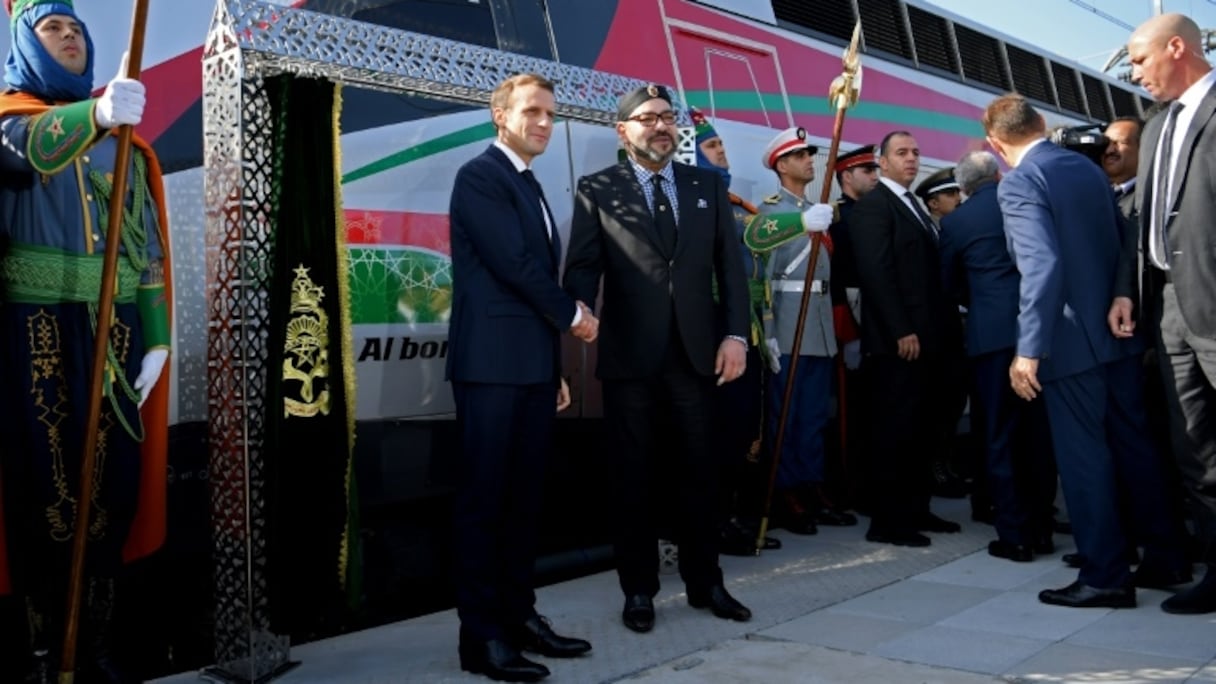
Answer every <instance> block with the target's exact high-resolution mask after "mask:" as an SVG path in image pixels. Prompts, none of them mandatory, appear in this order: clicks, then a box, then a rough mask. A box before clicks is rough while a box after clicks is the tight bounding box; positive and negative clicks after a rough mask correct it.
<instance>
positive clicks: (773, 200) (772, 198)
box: [764, 192, 781, 204]
mask: <svg viewBox="0 0 1216 684" xmlns="http://www.w3.org/2000/svg"><path fill="white" fill-rule="evenodd" d="M780 201H781V193H779V192H775V193H773V194H771V195H769V196H768V197H765V198H764V203H765V204H777V203H778V202H780Z"/></svg>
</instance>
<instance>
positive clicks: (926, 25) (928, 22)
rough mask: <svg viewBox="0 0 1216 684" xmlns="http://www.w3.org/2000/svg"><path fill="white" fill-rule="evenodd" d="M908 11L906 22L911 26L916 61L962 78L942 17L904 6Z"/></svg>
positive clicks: (945, 23) (948, 26)
mask: <svg viewBox="0 0 1216 684" xmlns="http://www.w3.org/2000/svg"><path fill="white" fill-rule="evenodd" d="M904 7H906V8H907V10H908V21H909V23H911V24H912V41H913V43H914V44H915V46H916V61H918V62H919V63H920V64H921V65H923V66H931V67H935V68H937V69H941V70H943V71H949V72H950V73H952V74H954V75H956V76H962V75H963V74H962V72H961V71H959V68H958V55H957V54H956V53H955V52H954V46H952V45H951V44H950V24H949V22H947V21H946V20H945V19H943V18H942V17H939V16H937V15H936V14H933V13H931V12H926V11H925V10H923V9H921V8H919V7H913V6H912V5H904Z"/></svg>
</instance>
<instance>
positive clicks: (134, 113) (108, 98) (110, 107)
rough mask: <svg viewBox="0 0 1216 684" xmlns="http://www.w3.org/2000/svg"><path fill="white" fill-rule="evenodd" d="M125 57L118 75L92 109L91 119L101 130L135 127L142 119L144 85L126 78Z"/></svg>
mask: <svg viewBox="0 0 1216 684" xmlns="http://www.w3.org/2000/svg"><path fill="white" fill-rule="evenodd" d="M126 74H127V56H126V55H125V54H124V55H123V58H122V66H121V67H120V68H119V71H118V75H117V76H115V77H114V80H112V81H110V83H109V84H108V85H107V86H106V91H105V92H104V93H102V94H101V97H100V98H98V100H97V106H96V107H94V108H93V118H94V119H96V120H97V125H98V126H101V127H102V128H116V127H118V126H122V125H124V124H131V125H132V126H136V125H138V124H139V122H140V121H142V120H143V118H144V102H145V96H144V93H145V89H144V84H142V83H140V82H139V81H136V80H135V79H133V78H127V76H126Z"/></svg>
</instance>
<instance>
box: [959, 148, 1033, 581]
mask: <svg viewBox="0 0 1216 684" xmlns="http://www.w3.org/2000/svg"><path fill="white" fill-rule="evenodd" d="M954 176H955V178H956V179H957V180H958V183H959V185H960V186H961V188H962V190H963V192H965V193H967V201H966V202H964V203H963V204H962V205H961V206H960V207H959V208H958V209H956V210H955V211H954V212H953V213H951V214H950V215H948V216H945V217H944V218H942V233H941V250H942V283H943V287H944V288H945V290H946V292H947V293H948V294H950V295H951V296H952V297H954V299H955V301H956V302H958V303H959V304H962V305H964V306H966V307H967V326H966V349H967V356H968V357H970V359H971V364H972V373H973V376H974V385H975V394H974V397H975V400H976V401H975V404H974V405H973V406H972V413H971V416H972V419H973V420H975V421H977V423H978V424H979V426H982V430H983V434H984V441H985V445H984V446H985V449H984V451H985V455H986V457H985V469H984V472H985V473H986V475H987V477H986V480H985V482H984V483H983V484H984V485H986V486H987V487H988V488H989V490H990V492H991V496H992V502H993V505H994V507H995V510H996V517H995V520H994V521H993V525H994V527H996V532H997V539H996V540H994V541H992V542H990V543H989V544H988V553H989V554H991V555H993V556H996V557H998V558H1007V559H1009V560H1012V561H1019V562H1024V561H1030V560H1033V559H1034V554H1035V553H1036V552H1039V553H1051V552H1052V551H1054V547H1053V545H1052V541H1051V532H1052V513H1053V511H1052V503H1053V501H1054V499H1055V490H1056V473H1055V462H1054V460H1053V457H1052V453H1051V435H1050V434H1049V433H1048V432H1047V412H1046V410H1045V408H1044V406H1043V401H1042V400H1041V399H1036V400H1034V401H1032V402H1024V401H1021V400H1020V399H1018V397H1017V395H1015V394H1014V393H1013V390H1012V389H1011V388H1010V386H1009V364H1011V363H1012V362H1013V356H1014V347H1015V346H1016V344H1017V336H1018V334H1017V322H1018V284H1019V276H1018V269H1017V267H1016V266H1015V265H1014V263H1013V259H1012V258H1011V257H1010V256H1009V250H1008V248H1007V247H1006V246H1005V230H1004V223H1003V222H1002V220H1001V207H1000V205H999V204H998V203H997V197H996V195H997V193H996V188H997V183H998V182H999V181H1000V178H1001V172H1000V169H999V168H998V167H997V162H996V158H995V157H994V156H993V155H992V153H991V152H986V151H976V152H968V153H967V154H966V155H964V156H963V158H962V159H961V160H959V163H958V166H957V167H955V169H954Z"/></svg>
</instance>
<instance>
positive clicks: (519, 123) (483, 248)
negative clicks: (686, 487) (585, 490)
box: [447, 74, 598, 681]
mask: <svg viewBox="0 0 1216 684" xmlns="http://www.w3.org/2000/svg"><path fill="white" fill-rule="evenodd" d="M554 107H555V100H554V96H553V84H552V83H550V82H549V81H547V80H545V79H544V78H543V77H541V76H537V75H535V74H520V75H517V76H513V77H511V78H509V79H507V80H506V81H503V82H502V83H501V84H500V85H499V86H498V88H497V89H495V91H494V93H493V95H492V96H491V98H490V111H491V116H492V119H493V121H494V126H495V128H497V130H498V139H497V140H496V141H495V142H494V144H493V145H491V146H490V148H489V149H487V150H486V151H485V152H483V153H481V154H480V155H478V156H477V157H475V158H474V159H472V160H471V161H469V162H468V163H467V164H465V165H464V166H462V167H461V168H460V170H459V171H458V172H457V173H456V182H455V186H454V187H453V188H452V202H451V209H450V212H451V214H450V215H451V231H452V235H451V241H452V318H451V328H450V330H449V333H448V337H449V347H450V350H449V354H448V363H447V377H448V380H450V381H451V383H452V392H453V394H454V395H455V399H456V419H457V422H458V424H459V426H460V435H461V449H460V462H459V476H460V480H459V484H458V485H457V492H456V501H455V510H454V513H453V518H454V523H455V527H456V603H457V612H458V613H459V615H460V665H461V667H462V668H464V669H465V670H468V671H470V672H476V673H482V674H485V675H486V676H488V677H490V678H491V679H497V680H504V681H537V680H539V679H542V678H544V677H545V676H547V675H548V674H549V670H548V668H546V667H545V666H544V665H541V664H539V663H536V662H533V661H531V660H528V659H526V658H524V657H523V656H521V655H520V650H526V651H531V652H535V653H540V654H542V655H546V656H550V657H572V656H578V655H582V654H583V653H586V652H587V651H590V650H591V644H589V643H587V642H586V641H583V640H581V639H571V638H567V637H562V636H559V635H557V634H555V633H554V632H553V630H552V629H551V628H550V627H549V624H548V621H547V620H545V619H544V618H542V617H540V616H539V615H537V613H536V610H535V608H534V604H535V603H536V595H535V593H533V591H532V567H533V563H534V561H535V558H534V556H535V551H536V527H537V516H538V514H539V512H540V502H541V495H542V484H543V482H544V476H545V469H546V464H547V462H548V459H549V457H550V452H551V451H552V439H553V422H554V417H555V414H556V412H557V411H558V410H561V409H563V408H565V407H566V406H567V405H568V404H569V403H570V395H569V389H568V388H567V387H566V382H565V380H563V379H562V378H561V361H560V359H561V355H560V352H561V333H562V332H563V331H566V330H569V331H570V332H571V333H573V334H575V335H577V336H578V337H579V338H581V339H583V340H585V341H588V342H590V341H592V340H594V339H595V336H596V332H597V328H598V322H597V321H596V318H595V316H594V315H592V313H591V311H590V310H589V309H588V308H587V307H586V306H585V305H584V304H583V303H582V302H576V301H575V300H573V299H571V298H570V296H569V295H567V294H566V293H565V292H563V291H562V289H561V287H559V285H558V281H557V270H558V263H559V261H560V258H561V256H560V255H561V237H560V235H559V234H558V231H557V223H556V222H555V221H554V219H553V216H552V215H551V213H550V212H549V207H548V204H547V203H546V202H545V199H544V194H543V193H542V192H541V187H540V183H538V182H537V181H536V178H535V176H534V175H533V174H532V170H531V169H530V168H529V165H530V164H531V162H532V160H533V159H534V158H535V157H536V156H537V155H540V154H541V153H543V152H544V151H545V147H546V146H547V145H548V143H549V136H550V135H551V134H552V132H553V116H554ZM554 396H556V397H557V404H556V408H555V405H554Z"/></svg>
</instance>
